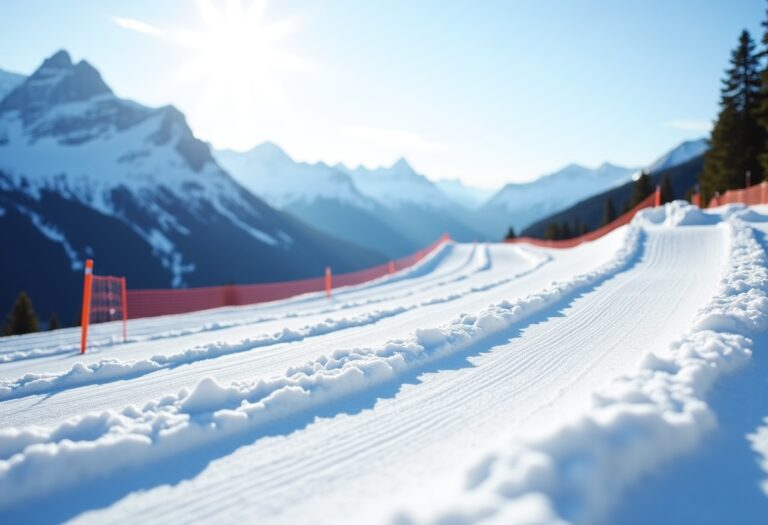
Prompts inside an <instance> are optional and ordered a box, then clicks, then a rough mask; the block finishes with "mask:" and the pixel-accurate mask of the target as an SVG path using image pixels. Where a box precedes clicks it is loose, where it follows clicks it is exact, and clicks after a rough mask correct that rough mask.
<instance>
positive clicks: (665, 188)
mask: <svg viewBox="0 0 768 525" xmlns="http://www.w3.org/2000/svg"><path fill="white" fill-rule="evenodd" d="M660 186H661V203H662V204H665V203H667V202H672V201H673V200H674V197H673V196H672V195H673V193H672V183H671V182H669V175H667V174H666V173H662V174H661V184H660Z"/></svg>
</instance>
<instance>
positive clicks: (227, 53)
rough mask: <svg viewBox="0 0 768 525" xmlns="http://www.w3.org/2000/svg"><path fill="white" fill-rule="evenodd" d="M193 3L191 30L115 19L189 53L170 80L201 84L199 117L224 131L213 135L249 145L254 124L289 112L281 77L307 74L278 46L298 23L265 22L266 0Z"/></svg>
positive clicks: (199, 0) (303, 66)
mask: <svg viewBox="0 0 768 525" xmlns="http://www.w3.org/2000/svg"><path fill="white" fill-rule="evenodd" d="M195 4H196V6H197V11H198V13H199V17H200V21H201V23H200V24H199V26H198V27H196V28H195V29H187V28H162V27H157V26H154V25H152V24H149V23H147V22H144V21H140V20H135V19H130V18H121V17H116V18H115V19H114V21H115V22H116V23H117V24H118V25H120V26H121V27H123V28H125V29H129V30H132V31H137V32H140V33H144V34H147V35H150V36H153V37H155V38H160V39H162V40H165V41H168V42H172V43H173V44H175V45H177V46H180V47H182V48H185V49H187V50H188V51H189V53H190V56H189V59H188V60H187V61H186V62H185V63H183V64H182V65H181V66H180V67H178V69H177V70H176V71H175V73H174V74H173V78H174V79H175V81H176V82H177V83H178V84H179V85H180V86H187V85H190V84H196V83H200V84H201V85H200V94H199V96H197V97H196V98H197V106H198V107H197V110H196V111H195V114H196V115H197V116H198V117H197V118H198V119H206V120H209V121H210V122H211V123H212V124H211V125H213V124H215V123H216V122H218V123H219V124H220V126H221V127H223V128H224V129H219V130H218V132H217V137H218V138H219V139H220V140H221V141H222V142H223V143H227V144H229V145H236V144H239V145H241V146H245V145H248V144H250V143H251V142H252V141H253V138H252V135H253V133H254V125H253V123H254V122H255V121H262V122H263V121H265V120H269V119H272V120H273V121H274V120H281V119H285V118H286V117H287V116H288V115H289V114H290V113H291V105H290V104H289V103H288V101H287V100H286V99H285V96H284V92H283V89H282V87H281V82H280V80H281V73H288V72H294V73H304V72H308V71H311V66H310V64H309V63H308V62H307V61H305V60H303V59H302V58H299V57H298V56H296V55H294V54H292V53H289V52H287V51H285V50H283V49H281V47H280V46H281V44H283V43H284V41H285V40H286V38H287V37H289V36H291V35H293V34H295V33H296V32H297V31H298V30H299V29H300V23H299V20H298V19H297V18H295V17H292V18H283V19H278V20H271V19H267V18H266V17H265V11H266V10H267V5H268V1H267V0H251V1H248V0H227V1H221V2H215V1H213V0H196V2H195ZM223 123H226V125H225V124H223Z"/></svg>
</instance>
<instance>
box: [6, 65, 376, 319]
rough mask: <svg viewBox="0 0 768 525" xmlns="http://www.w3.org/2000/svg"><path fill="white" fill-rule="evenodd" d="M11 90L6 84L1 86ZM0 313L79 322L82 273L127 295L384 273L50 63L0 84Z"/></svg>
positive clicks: (159, 116) (364, 255) (202, 151)
mask: <svg viewBox="0 0 768 525" xmlns="http://www.w3.org/2000/svg"><path fill="white" fill-rule="evenodd" d="M9 79H10V80H9ZM2 80H3V82H2V84H3V86H8V85H10V84H14V83H15V84H16V85H15V86H14V85H10V90H9V91H8V92H7V93H6V94H5V96H3V97H2V99H0V189H2V192H0V236H2V238H3V240H4V246H5V247H6V248H5V249H4V250H2V251H0V271H2V275H3V279H2V280H0V309H3V310H4V311H8V309H9V308H10V305H11V303H12V301H13V300H14V298H15V295H16V294H17V293H18V292H19V290H20V289H26V290H27V291H28V292H29V293H30V295H31V297H32V298H33V300H34V301H35V306H36V307H37V308H38V310H39V311H40V313H42V314H43V315H47V314H48V313H50V312H51V311H54V310H55V311H57V312H58V313H59V315H60V316H63V317H64V318H65V319H66V320H67V321H70V320H72V319H73V318H74V317H75V315H76V313H77V309H78V308H79V304H78V294H79V293H81V292H80V287H81V286H82V268H83V261H84V259H86V258H88V257H92V258H94V259H95V261H96V272H97V273H101V274H115V275H125V276H127V279H128V283H129V286H130V287H134V288H145V287H169V286H187V285H188V286H199V285H214V284H225V283H228V282H234V283H247V282H266V281H276V280H285V279H296V278H304V277H311V276H318V275H320V274H321V273H322V272H323V269H324V267H325V266H326V265H331V266H333V267H334V270H335V271H338V272H344V271H351V270H356V269H360V268H364V267H368V266H371V265H374V264H378V263H382V262H384V261H385V260H386V259H385V257H383V256H382V255H380V253H378V252H375V251H372V250H368V249H365V248H361V247H358V246H357V245H354V244H351V243H348V242H345V241H342V240H339V239H337V238H334V237H332V236H329V235H327V234H325V233H321V232H319V231H317V230H315V229H313V228H311V227H309V226H306V225H305V224H304V223H302V222H300V221H299V220H297V219H295V218H294V217H293V216H291V215H289V214H286V213H283V212H281V211H277V210H275V209H273V208H272V207H270V206H269V205H268V204H266V203H265V202H263V201H262V200H261V199H259V198H258V197H256V196H254V195H253V194H252V193H250V192H248V191H247V190H246V189H244V188H243V187H242V186H241V185H240V184H238V183H237V182H235V180H233V179H232V178H231V177H230V176H229V174H227V173H226V172H225V171H224V170H223V169H222V168H221V167H220V166H219V165H218V164H217V162H216V161H215V160H214V158H213V156H212V155H211V150H210V148H209V147H208V145H207V144H205V143H203V142H201V141H199V140H197V139H196V138H195V137H194V136H193V134H192V132H191V130H190V129H189V127H188V125H187V123H186V121H185V119H184V116H183V115H182V114H181V113H180V112H179V111H178V110H177V109H175V108H174V107H172V106H166V107H162V108H148V107H145V106H142V105H140V104H137V103H135V102H131V101H128V100H123V99H120V98H118V97H117V96H115V95H114V93H113V92H112V91H111V90H110V88H109V87H108V86H107V85H106V83H105V82H104V81H103V80H102V78H101V76H100V74H99V73H98V71H97V70H96V69H94V68H93V67H92V66H91V65H90V64H88V63H87V62H85V61H81V62H79V63H77V64H73V63H72V61H71V59H70V57H69V55H68V54H67V53H66V52H64V51H61V52H58V53H56V54H55V55H53V56H52V57H50V58H49V59H47V60H46V61H45V62H44V63H43V64H42V65H41V66H40V68H39V69H37V71H35V72H34V74H32V75H31V76H29V77H28V78H22V79H21V81H20V82H19V81H18V80H19V79H18V78H17V77H13V76H8V75H7V74H3V76H2Z"/></svg>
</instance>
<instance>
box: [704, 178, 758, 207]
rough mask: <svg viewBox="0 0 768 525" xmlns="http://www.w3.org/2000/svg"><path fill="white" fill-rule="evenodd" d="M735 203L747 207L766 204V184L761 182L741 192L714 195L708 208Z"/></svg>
mask: <svg viewBox="0 0 768 525" xmlns="http://www.w3.org/2000/svg"><path fill="white" fill-rule="evenodd" d="M736 203H742V204H746V205H748V206H754V205H755V204H768V182H761V183H760V184H755V185H754V186H750V187H749V188H745V189H741V190H728V191H726V192H725V193H723V194H719V193H715V195H714V196H713V197H712V198H711V199H710V201H709V206H708V208H712V207H715V206H722V205H723V204H736Z"/></svg>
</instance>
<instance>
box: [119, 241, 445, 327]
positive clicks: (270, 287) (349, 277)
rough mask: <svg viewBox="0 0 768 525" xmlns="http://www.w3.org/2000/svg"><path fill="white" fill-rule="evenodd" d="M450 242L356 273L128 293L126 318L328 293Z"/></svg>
mask: <svg viewBox="0 0 768 525" xmlns="http://www.w3.org/2000/svg"><path fill="white" fill-rule="evenodd" d="M448 240H450V237H449V236H448V235H444V236H443V237H441V238H440V239H439V240H438V241H436V242H434V243H433V244H431V245H430V246H429V247H427V248H425V249H423V250H419V251H418V252H416V253H414V254H411V255H408V256H406V257H403V258H401V259H398V260H396V261H391V262H389V263H386V264H382V265H379V266H375V267H373V268H368V269H366V270H360V271H357V272H351V273H344V274H339V275H332V276H331V275H330V273H328V274H327V275H326V276H324V277H317V278H313V279H300V280H295V281H284V282H277V283H264V284H240V285H225V286H207V287H202V288H175V289H159V290H157V289H156V290H128V291H127V301H128V303H129V304H130V309H129V310H128V316H129V318H130V319H138V318H142V317H156V316H159V315H171V314H182V313H188V312H195V311H198V310H208V309H210V308H218V307H221V306H241V305H248V304H255V303H263V302H268V301H276V300H279V299H287V298H289V297H294V296H296V295H301V294H306V293H311V292H322V291H324V290H326V291H328V289H329V288H330V285H331V283H332V286H333V288H338V287H340V286H353V285H358V284H363V283H365V282H368V281H371V280H373V279H378V278H380V277H384V276H385V275H388V274H390V273H394V272H396V271H399V270H403V269H405V268H408V267H410V266H413V265H414V264H416V263H418V262H419V261H421V260H422V259H424V258H425V257H426V256H427V255H429V254H430V253H432V251H434V250H435V249H436V248H438V247H439V246H440V245H441V244H443V243H444V242H446V241H448Z"/></svg>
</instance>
